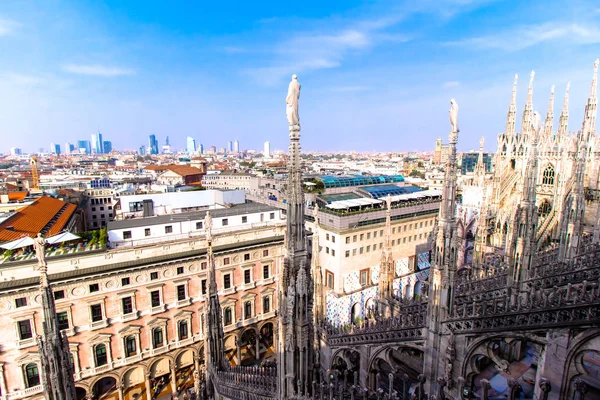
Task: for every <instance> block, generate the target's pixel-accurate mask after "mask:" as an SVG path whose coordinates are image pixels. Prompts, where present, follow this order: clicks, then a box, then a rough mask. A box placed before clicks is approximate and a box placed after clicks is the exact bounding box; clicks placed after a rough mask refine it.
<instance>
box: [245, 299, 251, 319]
mask: <svg viewBox="0 0 600 400" xmlns="http://www.w3.org/2000/svg"><path fill="white" fill-rule="evenodd" d="M244 317H245V318H244V319H248V318H252V302H250V301H247V302H245V303H244Z"/></svg>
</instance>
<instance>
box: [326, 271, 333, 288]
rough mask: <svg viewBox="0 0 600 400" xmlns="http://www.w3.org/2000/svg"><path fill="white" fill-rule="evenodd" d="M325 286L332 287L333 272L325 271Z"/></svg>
mask: <svg viewBox="0 0 600 400" xmlns="http://www.w3.org/2000/svg"><path fill="white" fill-rule="evenodd" d="M327 287H328V288H329V289H333V274H332V273H331V272H329V271H327Z"/></svg>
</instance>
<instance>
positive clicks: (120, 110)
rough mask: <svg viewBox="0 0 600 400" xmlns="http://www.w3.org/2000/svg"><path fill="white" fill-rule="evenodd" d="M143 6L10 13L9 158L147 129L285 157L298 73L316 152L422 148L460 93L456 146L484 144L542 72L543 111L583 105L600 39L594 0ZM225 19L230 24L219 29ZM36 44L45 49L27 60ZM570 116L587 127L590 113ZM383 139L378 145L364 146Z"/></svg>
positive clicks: (7, 8) (3, 27)
mask: <svg viewBox="0 0 600 400" xmlns="http://www.w3.org/2000/svg"><path fill="white" fill-rule="evenodd" d="M109 3H110V2H109ZM58 8H60V13H58V12H57V11H58ZM144 8H145V10H144V11H143V12H140V10H139V7H138V6H137V4H136V3H135V2H134V3H128V4H127V5H120V6H119V7H111V5H110V4H106V5H105V4H100V3H86V4H85V5H83V4H78V3H75V2H69V1H66V2H58V3H54V4H50V5H46V6H45V7H43V8H38V6H37V5H35V4H34V3H23V2H19V4H18V5H17V4H14V5H11V4H4V5H2V6H0V51H2V53H3V54H4V55H5V57H4V61H5V62H4V63H3V66H2V67H1V68H0V91H1V92H2V93H3V95H2V100H0V109H2V110H3V111H2V112H1V113H0V134H1V135H2V136H3V137H7V138H8V139H9V140H8V141H7V143H6V148H7V149H9V148H11V147H18V148H23V149H27V148H28V144H29V143H31V141H32V140H33V141H34V142H35V141H41V140H42V139H43V138H44V137H52V138H53V140H54V141H55V142H56V143H65V142H71V141H74V140H75V139H79V138H80V137H81V136H86V135H85V134H82V133H81V132H86V131H88V132H90V133H91V132H93V129H90V127H92V126H94V125H96V124H98V123H99V124H100V125H101V126H104V127H105V128H104V129H103V130H104V131H106V132H107V133H108V134H110V136H111V137H113V138H115V140H114V141H113V145H114V148H116V149H132V150H133V149H137V148H138V147H139V146H140V145H142V144H144V145H147V137H148V135H149V134H156V135H157V136H158V137H160V138H164V137H165V136H169V137H170V138H171V145H172V146H173V148H178V149H183V148H185V147H186V142H185V140H186V139H185V138H186V137H187V136H191V137H193V138H195V140H196V141H197V142H198V143H205V144H206V145H207V146H208V145H210V144H209V142H211V140H210V139H209V138H213V137H230V138H232V139H233V138H237V139H238V140H239V141H240V142H241V143H244V148H254V149H260V148H261V147H262V143H263V142H264V141H265V140H269V141H270V142H271V143H272V146H273V148H281V149H285V148H286V140H287V132H285V130H282V129H281V122H282V121H283V120H284V119H283V118H284V114H283V108H282V107H283V106H282V103H281V95H282V93H285V85H286V81H287V80H288V79H289V77H290V76H291V74H292V73H297V74H298V75H299V76H300V80H301V81H302V82H303V83H304V84H305V85H309V86H310V87H313V88H318V89H317V90H313V91H312V92H309V93H307V94H306V97H305V98H303V113H302V115H303V119H302V125H303V135H304V136H303V137H304V143H305V145H304V146H305V149H306V150H308V151H335V150H345V151H351V150H355V151H361V152H362V151H381V150H390V151H412V150H425V149H424V148H423V145H422V143H423V141H424V142H427V143H433V142H434V141H435V138H437V137H440V136H441V137H445V135H446V134H447V132H446V131H447V128H446V121H447V111H446V110H447V108H448V106H449V105H448V101H449V99H450V98H456V99H457V101H458V103H459V104H461V134H462V136H463V137H464V141H463V142H462V144H461V145H460V146H461V148H460V150H466V149H472V148H477V142H478V138H479V137H480V136H482V135H483V136H484V137H485V138H486V143H488V144H490V145H491V144H492V143H494V142H495V141H496V135H497V133H499V132H502V131H503V130H504V121H503V118H502V116H503V115H505V114H506V111H507V109H508V103H509V101H510V93H511V84H512V77H513V75H514V74H515V73H518V74H519V75H520V76H521V77H527V76H528V75H529V72H530V71H531V70H535V71H536V73H537V74H536V80H535V82H534V108H535V109H536V110H538V111H540V112H542V113H543V112H545V110H546V109H547V104H548V97H549V92H550V87H551V85H553V84H555V85H556V92H557V94H559V93H562V92H564V88H565V86H566V84H567V81H571V98H572V99H573V100H574V102H573V103H574V104H576V102H581V101H583V99H585V98H586V95H587V92H588V90H589V82H588V75H589V73H588V71H589V68H590V65H591V63H592V62H593V60H594V59H595V58H596V57H597V56H598V54H597V49H598V46H597V45H598V43H599V42H600V39H599V38H600V32H599V30H598V28H597V26H598V21H599V20H600V12H599V10H598V7H597V5H595V3H594V2H592V1H577V2H571V3H570V4H568V5H565V4H561V3H559V2H556V1H554V2H543V3H542V2H529V3H527V4H522V3H520V2H516V1H506V2H500V1H483V2H476V1H470V0H467V1H465V0H461V1H458V0H444V1H442V2H436V5H435V7H432V4H430V3H428V2H421V3H419V5H415V4H412V3H411V2H399V3H398V4H393V5H390V4H389V3H386V2H374V3H369V4H368V5H364V4H361V3H360V2H355V1H351V2H344V3H332V4H327V5H321V4H319V6H318V7H317V6H315V7H312V8H311V7H308V8H307V9H311V11H310V12H308V11H304V12H303V11H299V10H295V9H294V10H291V9H289V7H288V6H287V5H286V4H275V3H273V4H269V5H268V6H262V7H255V6H249V5H248V6H240V7H235V8H234V9H226V8H225V7H221V6H218V5H210V6H208V7H204V6H203V7H201V8H200V7H198V8H194V7H191V8H188V7H183V6H181V5H174V6H172V7H168V8H161V7H160V6H158V5H156V4H155V5H149V6H148V7H144ZM558 10H560V11H561V12H560V16H559V17H557V16H556V14H557V11H558ZM56 15H61V17H59V18H58V20H57V21H55V22H54V23H51V22H52V21H53V19H54V18H56ZM224 15H227V18H226V20H227V21H228V22H227V23H226V24H224V25H222V24H220V23H219V24H217V23H216V21H221V20H222V19H223V18H222V17H224ZM523 15H528V25H527V26H524V25H523V24H522V22H521V20H522V16H523ZM50 18H52V19H50ZM457 27H460V29H457ZM282 38H283V39H282ZM56 43H60V46H61V51H58V49H57V48H56V47H55V46H56ZM249 43H252V44H251V45H250V44H249ZM26 47H28V48H31V49H32V50H33V51H32V52H30V53H29V54H26V55H25V54H21V53H22V52H20V49H22V48H26ZM190 49H191V50H190ZM57 54H60V55H57ZM556 54H561V55H562V56H561V57H560V59H556V56H555V55H556ZM548 60H553V61H552V62H548ZM240 65H243V66H244V67H240ZM526 81H527V79H521V80H520V81H519V85H518V92H517V108H518V109H522V107H523V105H524V99H525V96H526V87H527V86H526V85H527V82H526ZM556 111H557V110H556V109H555V112H556ZM570 112H571V115H572V117H573V118H572V121H575V120H577V119H580V117H581V116H582V112H583V110H582V108H581V107H577V106H575V105H574V106H573V107H572V108H571V110H570ZM579 128H580V127H579V126H578V124H576V123H574V122H573V123H572V125H571V126H570V129H571V130H577V129H579ZM257 132H258V134H257ZM87 135H89V134H87ZM372 135H377V136H378V137H380V139H381V140H378V141H377V142H371V141H368V140H365V138H367V137H370V136H372ZM339 137H344V140H343V141H340V140H338V138H339ZM205 138H206V139H205ZM212 142H215V140H212ZM225 143H226V141H225ZM211 144H214V143H211ZM221 146H225V144H221V143H219V145H217V147H221ZM35 147H37V145H35V146H32V148H31V149H29V151H32V150H34V149H35Z"/></svg>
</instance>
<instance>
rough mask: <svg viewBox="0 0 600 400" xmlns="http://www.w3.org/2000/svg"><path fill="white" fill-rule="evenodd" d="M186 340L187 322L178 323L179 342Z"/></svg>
mask: <svg viewBox="0 0 600 400" xmlns="http://www.w3.org/2000/svg"><path fill="white" fill-rule="evenodd" d="M187 338H188V323H187V321H179V340H183V339H187Z"/></svg>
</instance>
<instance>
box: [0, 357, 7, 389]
mask: <svg viewBox="0 0 600 400" xmlns="http://www.w3.org/2000/svg"><path fill="white" fill-rule="evenodd" d="M0 391H2V395H3V396H6V395H7V394H8V390H7V389H6V378H5V377H4V363H0Z"/></svg>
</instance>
